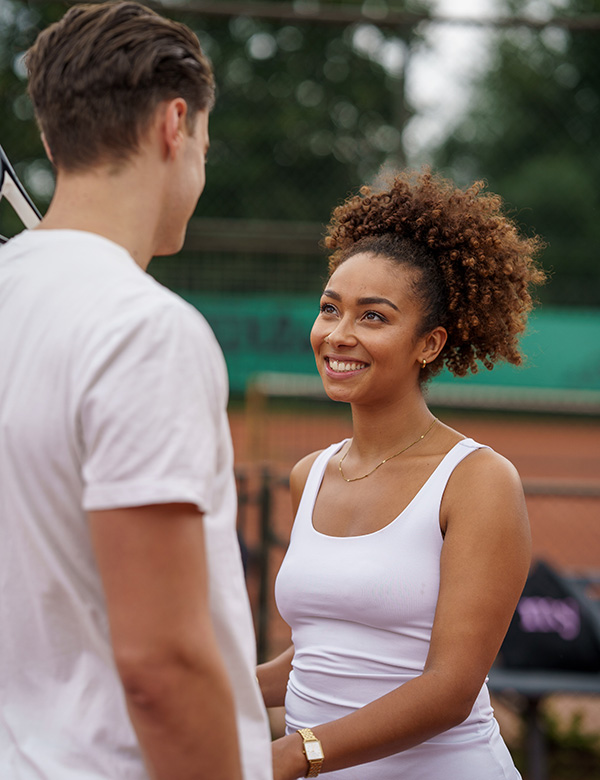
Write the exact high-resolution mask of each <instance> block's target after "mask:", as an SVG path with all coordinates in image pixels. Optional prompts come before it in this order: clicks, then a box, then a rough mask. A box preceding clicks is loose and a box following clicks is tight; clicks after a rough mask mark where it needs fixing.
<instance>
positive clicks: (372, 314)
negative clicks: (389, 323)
mask: <svg viewBox="0 0 600 780" xmlns="http://www.w3.org/2000/svg"><path fill="white" fill-rule="evenodd" d="M364 318H365V319H366V320H371V321H372V322H384V321H385V318H384V317H382V316H381V314H378V313H377V312H376V311H368V312H366V313H365V315H364Z"/></svg>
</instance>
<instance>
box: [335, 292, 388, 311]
mask: <svg viewBox="0 0 600 780" xmlns="http://www.w3.org/2000/svg"><path fill="white" fill-rule="evenodd" d="M323 295H326V296H327V297H328V298H333V299H334V300H336V301H341V300H342V296H341V295H340V294H339V293H336V291H335V290H323ZM357 303H358V305H359V306H370V305H371V304H377V303H383V304H385V305H386V306H391V307H392V309H395V310H396V311H400V309H399V308H398V307H397V306H396V304H395V303H392V302H391V301H389V300H388V299H387V298H381V297H380V296H379V295H370V296H369V297H367V298H359V299H358V301H357Z"/></svg>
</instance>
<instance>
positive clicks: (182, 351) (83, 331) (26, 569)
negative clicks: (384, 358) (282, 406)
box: [0, 2, 272, 780]
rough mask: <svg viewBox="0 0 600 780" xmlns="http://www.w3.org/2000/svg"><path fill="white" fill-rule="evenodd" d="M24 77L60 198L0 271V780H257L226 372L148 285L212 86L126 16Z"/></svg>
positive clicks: (78, 10)
mask: <svg viewBox="0 0 600 780" xmlns="http://www.w3.org/2000/svg"><path fill="white" fill-rule="evenodd" d="M28 68H29V88H30V94H31V97H32V101H33V104H34V107H35V111H36V115H37V118H38V122H39V125H40V128H41V130H42V133H43V138H44V144H45V147H46V149H47V151H48V154H49V156H50V158H51V159H52V161H53V163H54V165H55V168H56V171H57V182H56V192H55V196H54V198H53V201H52V204H51V205H50V208H49V210H48V213H47V215H46V216H45V218H44V219H43V221H42V223H41V225H40V227H39V229H36V230H32V231H26V232H24V233H21V234H20V235H19V236H17V237H16V238H14V239H13V240H12V241H10V242H9V243H8V244H6V245H5V246H4V247H3V248H2V249H0V332H1V333H2V361H1V362H0V423H1V426H2V435H1V437H0V539H1V543H0V624H1V625H2V639H1V641H0V777H2V778H17V777H18V778H20V780H33V779H34V778H35V780H39V778H42V777H43V778H46V779H47V780H71V778H72V779H73V780H75V778H77V780H82V778H84V777H85V778H86V780H117V779H118V780H142V779H143V780H147V778H148V777H151V778H153V780H167V779H168V780H175V779H176V780H191V779H192V778H194V780H198V778H211V780H241V779H242V778H244V780H269V779H270V778H271V776H272V775H271V766H270V760H271V759H270V737H269V731H268V726H267V720H266V715H265V711H264V708H263V705H262V702H261V699H260V694H259V691H258V687H257V683H256V679H255V676H254V667H255V658H254V636H253V631H252V621H251V616H250V610H249V605H248V600H247V595H246V590H245V584H244V580H243V573H242V566H241V561H240V555H239V548H238V547H237V540H236V533H235V512H236V498H235V482H234V477H233V468H232V463H233V459H232V449H231V439H230V434H229V428H228V422H227V417H226V403H227V378H226V370H225V365H224V361H223V357H222V354H221V352H220V350H219V347H218V345H217V343H216V341H215V339H214V336H213V334H212V332H211V331H210V329H209V327H208V325H207V324H206V322H205V321H204V319H203V318H202V317H201V316H200V315H199V314H198V312H196V311H195V310H194V309H192V308H191V307H189V306H188V305H187V304H185V303H184V302H183V301H182V300H181V299H180V298H178V297H177V296H175V295H173V294H171V293H170V292H169V291H167V290H165V289H164V288H163V287H161V286H160V285H159V284H157V283H156V282H155V281H154V280H153V279H152V278H151V277H150V276H148V275H147V274H146V273H144V270H145V268H146V267H147V265H148V263H149V261H150V258H151V257H152V256H153V255H157V254H158V255H159V254H171V253H173V252H176V251H178V250H179V249H180V248H181V245H182V242H183V237H184V232H185V228H186V224H187V221H188V219H189V218H190V216H191V215H192V212H193V211H194V208H195V205H196V202H197V200H198V197H199V196H200V193H201V192H202V189H203V187H204V163H205V155H206V151H207V148H208V113H209V110H210V108H211V106H212V102H213V95H214V85H213V77H212V73H211V70H210V66H209V65H208V63H207V61H206V59H205V58H204V56H203V54H202V52H201V50H200V47H199V44H198V40H197V38H196V37H195V35H194V34H193V33H192V32H191V31H190V30H189V29H188V28H186V27H185V26H183V25H180V24H177V23H174V22H171V21H167V20H165V19H163V18H162V17H160V16H158V15H157V14H154V13H153V12H152V11H150V10H148V9H147V8H144V7H143V6H141V5H138V4H136V3H131V2H125V3H118V4H103V5H89V6H76V7H73V8H71V9H70V10H69V11H68V12H67V14H66V15H65V16H64V17H63V19H62V20H61V21H60V22H58V23H57V24H55V25H53V26H51V27H50V28H48V29H47V30H45V31H44V32H42V33H41V35H40V36H39V37H38V39H37V41H36V43H35V45H34V46H33V47H32V49H31V50H30V51H29V53H28Z"/></svg>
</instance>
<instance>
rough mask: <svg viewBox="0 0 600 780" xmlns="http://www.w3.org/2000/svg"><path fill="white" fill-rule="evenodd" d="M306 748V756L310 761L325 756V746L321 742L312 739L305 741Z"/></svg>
mask: <svg viewBox="0 0 600 780" xmlns="http://www.w3.org/2000/svg"><path fill="white" fill-rule="evenodd" d="M304 750H305V752H306V758H307V759H308V760H309V761H317V760H318V759H319V758H323V748H322V747H321V743H320V742H316V741H314V740H310V741H309V742H305V743H304Z"/></svg>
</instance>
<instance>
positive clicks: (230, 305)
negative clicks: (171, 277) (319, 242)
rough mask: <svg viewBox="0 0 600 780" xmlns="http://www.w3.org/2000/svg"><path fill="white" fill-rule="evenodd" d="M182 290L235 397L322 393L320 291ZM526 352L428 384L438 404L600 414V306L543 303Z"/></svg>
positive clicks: (525, 344)
mask: <svg viewBox="0 0 600 780" xmlns="http://www.w3.org/2000/svg"><path fill="white" fill-rule="evenodd" d="M177 292H179V294H180V295H181V296H182V297H183V298H185V299H186V300H187V301H189V302H190V303H191V304H192V305H193V306H195V307H196V308H197V309H199V310H200V311H201V312H202V314H203V315H204V316H205V317H206V319H207V320H208V322H209V323H210V325H211V326H212V328H213V330H214V332H215V334H216V337H217V339H218V341H219V343H220V344H221V347H222V349H223V352H224V354H225V359H226V361H227V366H228V370H229V381H230V387H231V392H232V394H234V395H241V394H244V393H245V392H246V391H247V389H248V387H249V386H250V385H252V384H253V383H254V384H256V385H257V386H260V387H261V389H262V390H263V391H264V392H265V393H267V394H272V395H287V396H304V395H316V396H318V395H319V392H320V381H319V379H318V376H317V372H316V369H315V364H314V359H313V355H312V350H311V347H310V343H309V334H310V329H311V326H312V323H313V321H314V318H315V316H316V314H317V312H318V298H317V297H316V296H312V295H311V296H290V295H287V294H285V295H272V294H271V295H252V294H249V295H241V294H237V295H215V294H211V295H205V294H201V293H197V292H190V291H186V290H178V291H177ZM522 349H523V352H524V354H525V355H526V358H525V361H524V364H523V365H522V366H521V367H515V366H512V365H509V364H500V365H497V366H496V367H495V368H494V369H493V370H492V371H488V370H486V369H485V368H483V367H482V368H481V370H480V371H479V372H478V373H477V374H475V375H472V376H467V377H464V378H459V379H457V378H454V377H452V376H451V375H450V374H449V373H448V372H446V371H444V372H443V373H441V374H440V375H439V376H438V377H436V378H435V379H434V380H433V381H432V383H431V385H430V387H429V389H428V394H429V399H430V401H431V403H436V404H440V405H447V406H459V407H474V408H477V407H483V408H498V409H503V408H513V409H523V410H540V411H565V412H580V413H600V312H599V311H597V310H586V309H552V308H542V309H540V310H538V311H537V312H535V313H534V314H532V315H531V317H530V320H529V325H528V328H527V331H526V333H525V335H524V336H523V339H522Z"/></svg>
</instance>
